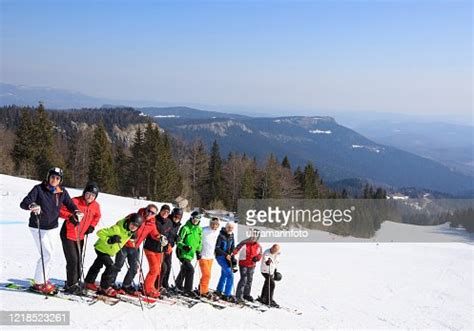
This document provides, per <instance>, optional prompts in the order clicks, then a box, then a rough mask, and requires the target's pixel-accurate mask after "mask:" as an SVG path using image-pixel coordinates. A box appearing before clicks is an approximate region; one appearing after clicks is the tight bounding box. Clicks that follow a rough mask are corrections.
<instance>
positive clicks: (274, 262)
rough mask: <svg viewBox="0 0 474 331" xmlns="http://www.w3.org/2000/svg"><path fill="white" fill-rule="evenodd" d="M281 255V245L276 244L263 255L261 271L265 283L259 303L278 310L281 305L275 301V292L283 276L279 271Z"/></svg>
mask: <svg viewBox="0 0 474 331" xmlns="http://www.w3.org/2000/svg"><path fill="white" fill-rule="evenodd" d="M279 255H280V245H278V244H274V245H273V246H272V247H271V248H270V249H267V250H265V252H264V253H263V258H262V263H261V267H260V271H261V272H262V275H263V277H265V283H264V284H263V288H262V294H261V295H260V298H259V301H260V302H261V303H263V304H265V305H268V306H271V307H276V308H277V307H279V305H278V304H277V303H276V302H275V301H274V300H273V293H274V291H275V281H279V280H280V279H281V274H280V273H279V272H278V271H277V267H278V263H279V261H278V256H279Z"/></svg>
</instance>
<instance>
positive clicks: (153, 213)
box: [146, 208, 158, 215]
mask: <svg viewBox="0 0 474 331" xmlns="http://www.w3.org/2000/svg"><path fill="white" fill-rule="evenodd" d="M146 213H147V214H148V215H156V214H158V212H156V211H153V210H151V209H148V208H147V209H146Z"/></svg>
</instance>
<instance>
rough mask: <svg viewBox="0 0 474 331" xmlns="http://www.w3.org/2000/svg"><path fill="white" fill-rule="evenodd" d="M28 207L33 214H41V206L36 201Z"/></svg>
mask: <svg viewBox="0 0 474 331" xmlns="http://www.w3.org/2000/svg"><path fill="white" fill-rule="evenodd" d="M28 208H29V209H30V211H31V212H32V213H33V214H36V215H39V214H41V206H39V205H37V204H36V203H34V202H33V203H32V204H31V205H29V206H28Z"/></svg>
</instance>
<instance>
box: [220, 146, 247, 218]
mask: <svg viewBox="0 0 474 331" xmlns="http://www.w3.org/2000/svg"><path fill="white" fill-rule="evenodd" d="M244 162H245V161H244V158H242V157H241V156H239V155H237V154H234V153H229V156H228V158H227V161H226V162H225V164H224V166H223V175H224V185H225V189H224V190H223V193H225V198H224V197H223V200H224V201H225V203H226V205H227V206H228V207H229V208H231V209H232V210H236V209H237V200H238V199H239V197H240V192H241V186H242V177H243V174H244V171H245V163H244Z"/></svg>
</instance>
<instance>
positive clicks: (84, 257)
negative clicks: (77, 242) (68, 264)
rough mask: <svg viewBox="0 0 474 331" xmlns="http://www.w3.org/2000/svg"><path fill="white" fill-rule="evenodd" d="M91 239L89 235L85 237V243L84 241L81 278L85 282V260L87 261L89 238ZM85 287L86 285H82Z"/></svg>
mask: <svg viewBox="0 0 474 331" xmlns="http://www.w3.org/2000/svg"><path fill="white" fill-rule="evenodd" d="M88 237H89V235H88V234H86V235H85V238H86V239H85V241H84V246H83V248H84V249H83V250H82V266H81V277H82V280H83V281H84V282H85V278H84V260H85V259H86V249H87V238H88ZM82 285H84V284H82Z"/></svg>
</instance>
